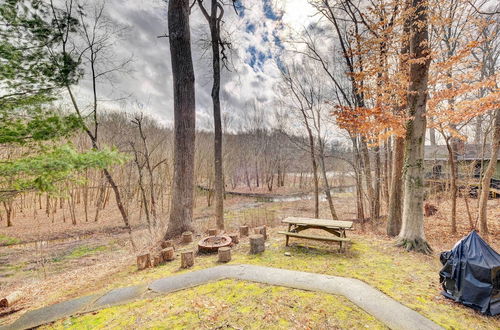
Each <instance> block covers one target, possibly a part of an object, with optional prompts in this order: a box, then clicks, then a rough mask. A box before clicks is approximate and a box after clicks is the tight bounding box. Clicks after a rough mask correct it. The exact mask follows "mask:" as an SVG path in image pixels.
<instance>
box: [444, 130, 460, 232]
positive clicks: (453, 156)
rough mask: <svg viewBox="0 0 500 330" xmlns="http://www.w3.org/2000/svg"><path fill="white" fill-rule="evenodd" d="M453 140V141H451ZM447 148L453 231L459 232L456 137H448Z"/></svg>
mask: <svg viewBox="0 0 500 330" xmlns="http://www.w3.org/2000/svg"><path fill="white" fill-rule="evenodd" d="M450 140H451V141H450ZM446 148H447V149H448V166H449V167H450V198H451V210H450V211H451V213H450V223H451V233H452V234H456V233H457V195H458V187H457V142H456V141H455V138H453V137H451V138H449V139H446Z"/></svg>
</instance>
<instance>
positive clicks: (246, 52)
mask: <svg viewBox="0 0 500 330" xmlns="http://www.w3.org/2000/svg"><path fill="white" fill-rule="evenodd" d="M207 2H208V1H207ZM105 12H106V14H107V16H108V17H109V18H110V20H111V22H112V23H113V24H114V25H116V26H118V27H120V28H124V29H123V32H122V33H121V34H120V37H119V38H117V40H116V41H115V42H114V44H113V46H112V48H111V49H110V50H111V54H112V55H113V56H114V58H115V59H116V60H118V61H119V60H120V59H126V58H129V57H132V62H131V63H130V64H129V66H128V70H127V71H128V72H126V73H118V74H115V75H114V77H113V79H111V80H101V81H100V82H99V84H100V85H99V92H100V94H101V95H100V98H101V99H105V100H108V101H106V102H103V103H102V106H103V107H107V108H114V109H120V110H121V111H137V109H138V108H140V109H143V111H145V112H148V113H150V114H151V115H153V116H154V117H155V118H156V119H157V120H159V121H161V122H163V123H166V124H169V123H172V121H173V100H172V77H171V68H170V53H169V46H168V39H167V38H158V36H160V35H164V34H166V32H167V3H166V2H164V1H162V0H107V2H106V9H105ZM312 14H313V11H312V8H311V7H310V6H309V5H308V2H307V0H281V1H275V0H243V1H242V2H241V4H239V5H238V14H236V13H235V11H234V10H233V8H232V7H230V6H228V7H226V8H225V15H224V30H225V35H226V36H228V37H230V40H231V43H232V51H231V52H230V58H231V67H230V68H231V71H227V70H225V71H224V72H223V76H222V88H221V96H222V100H223V116H226V117H229V118H230V122H231V123H233V124H232V125H233V126H236V127H234V128H237V125H239V124H238V122H241V120H239V119H241V118H243V117H244V116H245V113H247V112H248V111H251V109H252V108H253V104H254V103H255V104H256V105H257V106H258V107H260V108H262V109H265V110H268V109H272V108H273V107H274V106H275V104H276V98H277V95H276V82H277V80H278V79H279V71H278V68H277V65H276V63H277V62H279V60H280V57H281V56H282V54H283V51H284V50H283V48H284V42H286V41H285V40H284V39H285V38H284V33H285V32H284V31H285V30H286V29H287V28H294V29H300V28H301V27H303V25H304V24H305V23H306V22H309V21H311V20H313V19H314V18H313V17H312ZM190 18H191V39H192V40H191V42H192V48H193V61H194V64H195V74H196V103H197V125H198V127H200V128H203V127H205V128H208V127H211V125H212V124H211V117H212V110H211V109H212V108H211V107H212V103H211V98H210V90H211V85H212V79H211V53H210V51H208V52H205V51H204V50H203V49H204V45H206V43H205V42H204V40H207V39H208V28H207V24H206V21H205V19H204V17H203V16H202V14H201V12H200V10H199V9H198V8H197V6H195V7H194V8H193V12H192V14H191V16H190ZM285 27H286V28H285ZM89 91H90V89H89V83H88V81H86V80H85V79H84V80H83V81H82V82H81V84H80V87H79V88H78V92H79V95H80V100H81V102H82V103H85V102H86V100H87V99H88V96H89ZM266 113H272V111H266Z"/></svg>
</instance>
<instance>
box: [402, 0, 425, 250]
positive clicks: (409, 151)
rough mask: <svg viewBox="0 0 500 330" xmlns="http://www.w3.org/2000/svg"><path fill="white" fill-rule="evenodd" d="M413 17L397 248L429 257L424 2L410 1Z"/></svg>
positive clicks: (420, 0) (411, 18)
mask: <svg viewBox="0 0 500 330" xmlns="http://www.w3.org/2000/svg"><path fill="white" fill-rule="evenodd" d="M412 7H413V8H415V13H414V14H412V15H411V16H410V17H409V18H408V19H410V31H411V34H410V56H411V59H420V60H419V61H413V62H411V64H410V75H409V79H410V85H409V88H408V102H407V105H408V115H409V116H410V118H411V119H410V120H408V122H407V126H406V137H405V168H406V173H405V177H404V200H403V224H402V228H401V233H400V234H399V245H400V246H402V247H404V248H405V249H406V250H408V251H409V250H415V251H418V252H423V253H430V252H431V251H432V249H431V247H430V246H429V244H428V243H427V241H426V240H425V233H424V215H423V201H424V144H425V130H426V124H427V122H426V105H427V88H428V86H427V84H428V77H429V65H430V53H429V44H428V43H429V35H428V21H427V10H428V8H427V2H426V1H425V0H412Z"/></svg>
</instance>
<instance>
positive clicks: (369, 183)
mask: <svg viewBox="0 0 500 330" xmlns="http://www.w3.org/2000/svg"><path fill="white" fill-rule="evenodd" d="M360 149H361V159H362V161H363V173H364V175H365V181H366V191H367V193H368V205H369V206H370V218H371V221H374V220H375V218H374V216H375V215H376V211H375V205H376V203H375V190H374V189H373V177H372V168H371V162H370V154H369V151H368V145H367V144H366V141H365V140H364V138H361V139H360Z"/></svg>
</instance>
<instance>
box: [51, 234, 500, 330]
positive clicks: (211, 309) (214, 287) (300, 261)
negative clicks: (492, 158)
mask: <svg viewBox="0 0 500 330" xmlns="http://www.w3.org/2000/svg"><path fill="white" fill-rule="evenodd" d="M276 230H277V229H272V230H271V236H270V237H271V238H270V239H269V241H268V246H267V247H266V251H265V253H263V254H261V255H257V256H255V255H249V254H248V250H249V247H248V241H247V240H246V239H245V240H243V241H242V242H241V243H240V244H239V245H238V246H237V247H235V248H234V251H233V260H232V261H231V263H232V264H243V263H246V264H255V265H261V266H270V267H278V268H285V269H292V270H299V271H306V272H314V273H322V274H330V275H337V276H345V277H353V278H358V279H360V280H362V281H365V282H366V283H368V284H370V285H372V286H374V287H376V288H377V289H379V290H381V291H382V292H384V293H386V294H387V295H389V296H391V297H392V298H394V299H396V300H397V301H399V302H401V303H403V304H404V305H406V306H408V307H410V308H412V309H414V310H416V311H418V312H420V313H421V314H423V315H424V316H426V317H428V318H429V319H431V320H433V321H434V322H436V323H437V324H439V325H441V326H443V327H445V328H448V329H472V328H474V329H479V328H480V329H498V328H500V318H498V317H497V318H492V317H486V316H482V315H481V314H479V313H477V312H475V311H474V310H472V309H470V308H466V307H464V306H462V305H460V304H456V303H453V302H452V301H450V300H448V299H446V298H444V297H442V296H441V295H440V285H439V280H438V271H439V269H440V268H441V265H440V263H439V260H438V257H437V255H432V256H424V255H420V254H416V253H407V252H405V251H402V250H401V249H398V248H395V247H393V245H392V241H390V240H384V239H380V238H377V237H375V236H374V237H369V236H359V235H356V236H354V235H351V237H352V238H353V241H354V243H353V244H352V246H351V248H350V249H349V251H348V252H347V253H339V252H338V251H337V245H329V244H326V243H325V244H324V243H316V242H311V241H304V242H301V241H299V240H292V243H303V244H304V246H302V245H294V246H291V247H288V248H286V247H285V246H284V239H283V238H282V237H281V236H278V235H277V234H276ZM194 244H195V243H193V246H194ZM305 245H307V247H306V246H305ZM187 248H192V246H179V250H180V249H187ZM285 252H290V254H291V256H290V257H288V256H285V255H284V253H285ZM216 259H217V257H216V256H214V255H209V256H197V257H196V260H195V266H194V267H193V268H191V269H190V270H180V269H179V264H180V261H179V260H178V259H177V260H175V261H173V262H171V263H168V264H166V265H164V266H160V267H156V268H153V269H148V270H145V271H140V272H138V271H136V269H135V266H132V265H131V266H128V267H127V268H124V269H122V270H120V271H117V272H116V273H114V275H113V276H111V277H107V278H106V281H101V282H98V283H95V286H94V287H93V288H92V289H88V290H84V291H82V290H81V289H79V290H76V289H74V290H73V291H71V290H69V291H68V290H66V291H64V292H62V291H59V292H55V293H54V295H53V296H52V297H51V299H52V300H55V301H60V300H61V298H62V297H65V298H68V297H76V296H81V295H84V294H89V293H96V292H103V293H104V292H106V291H108V290H110V289H113V288H116V287H121V286H127V285H133V284H140V283H144V282H148V281H151V280H153V279H157V278H161V277H166V276H171V275H175V274H178V273H181V272H186V271H192V270H197V269H202V268H206V267H212V266H216V265H217V262H216ZM205 293H210V295H209V296H207V295H205ZM51 299H49V300H51ZM254 300H256V303H253V302H252V301H254ZM302 300H303V301H302ZM294 301H296V303H295V302H294ZM323 302H325V303H323ZM290 306H291V307H290ZM339 306H340V307H339ZM247 307H248V308H250V309H247V310H248V311H249V313H248V314H250V316H249V317H250V318H251V319H252V320H256V321H255V322H264V323H255V324H256V327H259V324H260V326H262V327H267V325H269V326H271V327H275V328H288V327H292V328H295V327H299V325H300V326H302V325H303V324H311V327H324V326H326V324H329V325H330V326H331V327H342V328H359V327H360V326H359V325H360V324H362V325H365V324H366V325H369V326H370V327H371V325H376V324H375V323H373V322H375V321H374V320H373V319H372V318H371V317H370V316H369V315H367V314H366V313H363V312H361V311H359V309H357V308H355V307H354V306H352V304H350V303H349V302H346V301H345V299H344V298H342V297H334V296H330V295H325V294H322V293H312V292H305V291H301V290H292V289H285V288H278V287H269V286H263V285H259V284H253V283H244V282H235V281H223V282H219V283H215V284H208V285H204V286H200V287H197V288H193V289H190V290H185V291H181V292H177V293H174V294H170V295H167V296H164V297H161V298H157V299H154V300H146V301H140V302H134V303H132V304H129V305H125V306H118V307H113V308H109V309H107V310H103V311H101V312H99V313H97V314H96V315H93V314H89V315H84V316H80V317H77V318H71V319H66V320H62V321H59V322H58V323H57V324H56V326H60V327H65V326H73V325H74V326H76V327H80V328H85V327H89V328H93V327H95V326H96V325H97V323H99V320H103V324H105V325H106V324H107V325H109V326H113V325H123V326H126V327H134V325H140V326H147V327H150V326H151V327H154V326H155V325H158V326H161V325H162V324H163V325H167V324H172V325H178V326H183V325H189V326H190V327H194V328H197V327H198V326H201V325H203V324H212V323H208V322H215V323H213V325H214V327H215V326H217V325H224V324H225V323H224V322H227V323H228V324H229V325H231V326H234V327H240V326H241V325H243V326H246V327H252V326H253V325H252V324H253V323H252V324H245V323H244V322H245V320H246V319H245V317H244V316H243V314H244V313H242V312H241V311H242V310H246V308H247ZM313 307H314V308H313ZM294 309H297V310H303V311H309V312H308V313H304V312H302V313H295V312H294ZM347 311H349V313H352V315H353V317H352V319H353V320H350V319H349V320H346V318H345V317H344V314H343V313H347ZM268 312H269V313H270V314H271V315H269V316H268V315H267V313H268ZM252 314H254V315H255V317H254V316H252ZM354 315H355V316H354ZM268 318H269V320H271V321H269V322H270V323H269V324H267V323H265V322H267V321H268ZM354 319H357V320H356V322H357V321H359V322H360V323H350V322H355V320H354ZM168 320H170V321H168ZM301 320H302V321H303V322H305V323H303V322H302V323H301ZM167 321H168V322H167ZM137 322H138V323H137ZM169 322H171V323H169ZM284 322H288V323H284ZM308 322H310V323H308ZM266 324H267V325H266ZM356 324H357V325H356ZM208 327H212V326H208Z"/></svg>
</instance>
